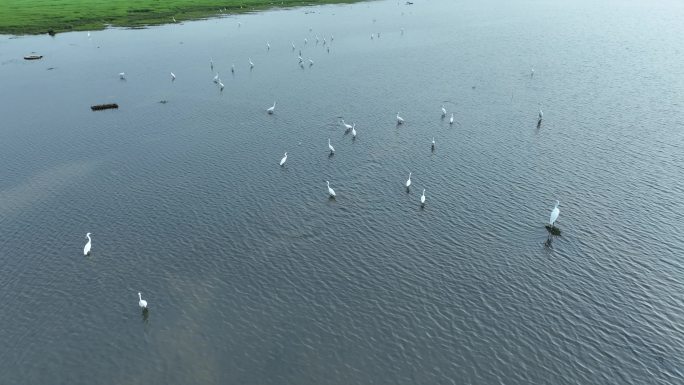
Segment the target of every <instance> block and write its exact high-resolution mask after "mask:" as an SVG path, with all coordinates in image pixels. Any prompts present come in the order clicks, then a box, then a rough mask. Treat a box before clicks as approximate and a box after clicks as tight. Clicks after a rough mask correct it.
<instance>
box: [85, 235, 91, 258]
mask: <svg viewBox="0 0 684 385" xmlns="http://www.w3.org/2000/svg"><path fill="white" fill-rule="evenodd" d="M86 238H88V243H86V244H85V246H84V247H83V255H84V256H85V255H88V254H90V244H91V242H90V241H91V239H90V233H87V234H86Z"/></svg>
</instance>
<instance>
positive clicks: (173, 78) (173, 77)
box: [171, 72, 176, 81]
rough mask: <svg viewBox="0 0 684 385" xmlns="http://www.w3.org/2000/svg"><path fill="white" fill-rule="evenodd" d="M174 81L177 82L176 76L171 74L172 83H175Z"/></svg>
mask: <svg viewBox="0 0 684 385" xmlns="http://www.w3.org/2000/svg"><path fill="white" fill-rule="evenodd" d="M174 80H176V75H175V74H174V73H173V72H171V81H174Z"/></svg>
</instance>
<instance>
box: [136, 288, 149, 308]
mask: <svg viewBox="0 0 684 385" xmlns="http://www.w3.org/2000/svg"><path fill="white" fill-rule="evenodd" d="M138 306H140V308H141V309H143V310H147V301H145V300H144V299H142V294H140V292H138Z"/></svg>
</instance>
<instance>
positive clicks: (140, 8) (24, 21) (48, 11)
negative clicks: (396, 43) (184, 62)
mask: <svg viewBox="0 0 684 385" xmlns="http://www.w3.org/2000/svg"><path fill="white" fill-rule="evenodd" d="M355 1H359V0H306V1H305V0H282V1H278V2H273V1H266V0H0V34H13V35H24V34H39V33H47V32H48V31H50V30H52V31H54V32H64V31H83V30H97V29H103V28H105V27H107V26H108V25H111V26H115V27H140V26H146V25H154V24H164V23H171V22H173V19H172V18H175V19H176V21H179V22H180V21H183V20H191V19H201V18H206V17H210V16H216V15H219V14H220V13H219V10H220V9H225V12H224V13H228V14H230V13H239V12H250V11H255V10H260V9H266V8H272V7H290V6H297V5H307V4H322V3H326V4H329V3H352V2H355Z"/></svg>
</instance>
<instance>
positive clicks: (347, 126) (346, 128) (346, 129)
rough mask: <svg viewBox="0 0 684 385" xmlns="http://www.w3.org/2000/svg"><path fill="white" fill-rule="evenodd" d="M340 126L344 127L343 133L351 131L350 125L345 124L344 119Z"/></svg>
mask: <svg viewBox="0 0 684 385" xmlns="http://www.w3.org/2000/svg"><path fill="white" fill-rule="evenodd" d="M342 125H343V126H344V130H345V131H349V130H351V129H352V126H351V125H350V124H347V123H346V122H345V121H344V119H342Z"/></svg>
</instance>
